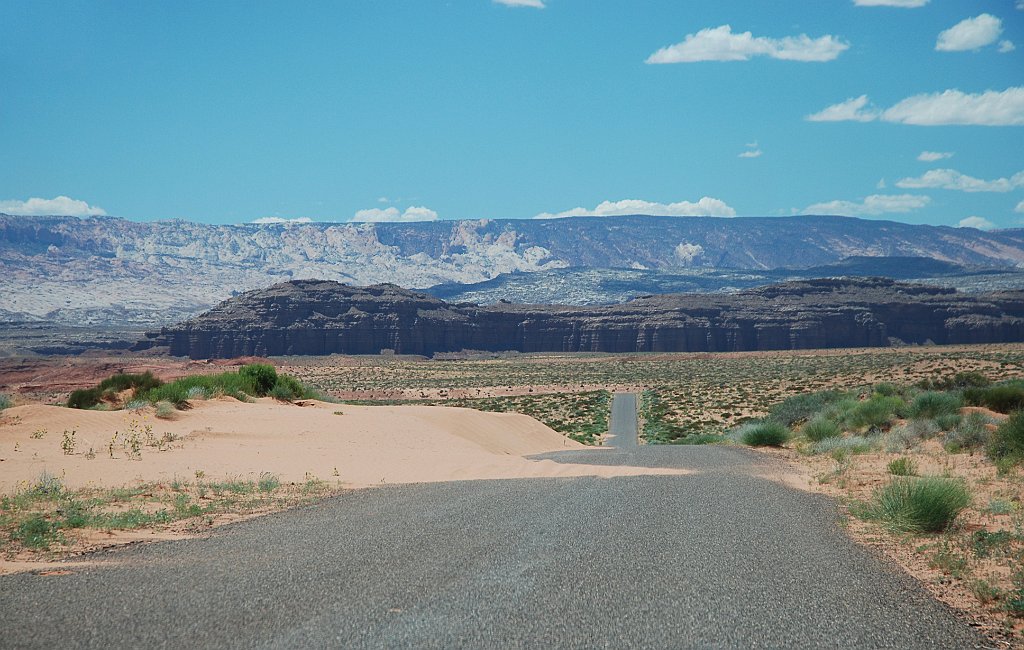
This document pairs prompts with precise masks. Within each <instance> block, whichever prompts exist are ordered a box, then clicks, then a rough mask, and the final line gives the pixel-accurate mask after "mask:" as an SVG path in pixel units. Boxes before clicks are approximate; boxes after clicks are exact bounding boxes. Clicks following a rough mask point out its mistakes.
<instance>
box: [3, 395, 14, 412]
mask: <svg viewBox="0 0 1024 650" xmlns="http://www.w3.org/2000/svg"><path fill="white" fill-rule="evenodd" d="M13 404H14V402H13V401H11V398H10V397H9V396H8V395H4V394H3V393H0V411H2V410H4V409H6V408H10V407H11V405H13Z"/></svg>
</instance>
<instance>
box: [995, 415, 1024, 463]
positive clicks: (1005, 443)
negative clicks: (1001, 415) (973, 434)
mask: <svg viewBox="0 0 1024 650" xmlns="http://www.w3.org/2000/svg"><path fill="white" fill-rule="evenodd" d="M986 451H987V453H988V456H989V458H991V459H992V460H995V461H1000V462H1002V463H1003V466H1009V465H1015V464H1017V463H1019V462H1020V461H1021V460H1024V411H1014V412H1013V413H1011V414H1010V417H1008V418H1007V419H1006V421H1005V422H1003V423H1002V424H1000V425H999V427H998V428H997V429H996V430H995V431H993V432H992V434H991V436H990V437H989V442H988V449H987V450H986Z"/></svg>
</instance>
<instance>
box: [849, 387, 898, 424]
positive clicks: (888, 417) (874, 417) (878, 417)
mask: <svg viewBox="0 0 1024 650" xmlns="http://www.w3.org/2000/svg"><path fill="white" fill-rule="evenodd" d="M905 408H906V402H904V401H903V400H902V399H901V398H900V397H897V396H895V395H872V396H871V397H869V398H868V399H866V400H863V401H860V402H857V403H856V404H855V405H853V406H852V407H851V408H849V410H848V411H847V412H846V413H845V417H844V420H845V423H846V424H848V425H849V426H850V427H851V428H854V429H875V430H877V429H881V428H883V427H885V426H886V425H888V424H889V423H890V422H892V420H893V418H895V417H896V416H897V415H899V414H900V413H901V412H902V411H903V410H904V409H905Z"/></svg>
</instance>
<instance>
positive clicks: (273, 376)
mask: <svg viewBox="0 0 1024 650" xmlns="http://www.w3.org/2000/svg"><path fill="white" fill-rule="evenodd" d="M238 374H239V375H241V376H242V377H248V378H249V379H250V380H251V381H252V386H253V389H254V390H255V393H253V394H254V395H255V396H256V397H265V396H266V395H267V394H268V393H270V391H271V390H273V389H274V385H275V384H276V383H277V370H275V369H274V366H272V365H270V364H266V363H250V364H247V365H244V366H242V367H241V368H239V369H238Z"/></svg>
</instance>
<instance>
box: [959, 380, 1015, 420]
mask: <svg viewBox="0 0 1024 650" xmlns="http://www.w3.org/2000/svg"><path fill="white" fill-rule="evenodd" d="M964 399H965V400H966V401H967V403H968V404H970V405H972V406H984V407H986V408H990V409H992V410H993V411H997V412H999V413H1009V412H1011V411H1017V410H1020V409H1021V408H1024V386H1022V385H1020V384H1019V383H1009V384H996V385H995V386H989V387H987V388H967V389H964Z"/></svg>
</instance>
